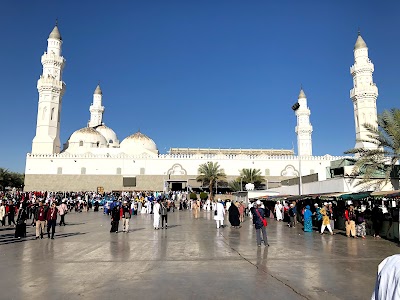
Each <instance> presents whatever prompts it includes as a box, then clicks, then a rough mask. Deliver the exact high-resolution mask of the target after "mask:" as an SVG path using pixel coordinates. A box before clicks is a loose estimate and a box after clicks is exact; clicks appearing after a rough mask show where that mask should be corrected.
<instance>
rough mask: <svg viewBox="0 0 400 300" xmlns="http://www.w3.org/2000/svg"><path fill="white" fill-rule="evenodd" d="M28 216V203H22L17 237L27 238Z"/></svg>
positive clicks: (16, 230) (19, 211)
mask: <svg viewBox="0 0 400 300" xmlns="http://www.w3.org/2000/svg"><path fill="white" fill-rule="evenodd" d="M27 218H28V215H27V213H26V202H25V201H24V202H22V203H21V204H20V206H19V210H18V215H17V224H16V225H15V237H16V238H19V239H20V238H22V237H26V223H25V222H26V219H27Z"/></svg>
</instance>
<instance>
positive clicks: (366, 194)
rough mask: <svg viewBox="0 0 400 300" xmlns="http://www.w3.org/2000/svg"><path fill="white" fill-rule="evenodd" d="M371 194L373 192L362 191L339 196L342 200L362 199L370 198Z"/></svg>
mask: <svg viewBox="0 0 400 300" xmlns="http://www.w3.org/2000/svg"><path fill="white" fill-rule="evenodd" d="M370 195H371V192H360V193H351V194H344V195H341V196H339V198H340V199H341V200H360V199H364V198H368V197H369V196H370Z"/></svg>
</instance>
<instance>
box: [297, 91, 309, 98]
mask: <svg viewBox="0 0 400 300" xmlns="http://www.w3.org/2000/svg"><path fill="white" fill-rule="evenodd" d="M302 98H307V97H306V94H305V93H304V91H303V89H301V90H300V94H299V97H298V98H297V99H302Z"/></svg>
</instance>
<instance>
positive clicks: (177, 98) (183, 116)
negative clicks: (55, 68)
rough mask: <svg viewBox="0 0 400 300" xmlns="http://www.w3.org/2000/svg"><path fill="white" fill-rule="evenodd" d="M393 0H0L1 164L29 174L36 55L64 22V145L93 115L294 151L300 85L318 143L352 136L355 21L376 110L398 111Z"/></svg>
mask: <svg viewBox="0 0 400 300" xmlns="http://www.w3.org/2000/svg"><path fill="white" fill-rule="evenodd" d="M399 12H400V2H398V1H366V0H364V1H261V0H260V1H257V0H254V1H234V0H226V1H218V0H203V1H187V0H181V1H165V0H159V1H151V0H142V1H133V0H132V1H99V0H97V1H28V0H26V1H16V0H12V1H11V0H7V1H6V0H5V1H1V4H0V32H1V47H0V86H1V93H0V99H1V100H0V103H1V110H0V111H1V125H2V126H1V136H2V143H1V147H0V167H6V168H9V169H10V170H13V171H19V172H23V171H24V168H25V156H26V153H28V152H30V151H31V143H32V139H33V137H34V135H35V127H36V114H37V103H38V92H37V89H36V83H37V80H38V78H39V76H40V74H41V73H42V65H41V63H40V57H41V55H42V54H43V52H44V51H45V50H46V46H47V38H48V35H49V33H50V32H51V30H52V29H53V27H54V24H55V19H56V18H58V20H59V29H60V32H61V35H62V37H63V42H64V43H63V56H64V57H65V59H66V60H67V63H66V67H65V69H64V74H63V80H64V81H65V83H66V86H67V88H66V93H65V95H64V98H63V103H62V113H61V143H62V144H63V143H65V142H66V141H67V139H68V137H69V136H70V135H71V134H72V133H73V132H74V131H75V130H77V129H79V128H82V127H85V126H86V125H87V122H88V120H89V106H90V104H91V102H92V97H93V91H94V89H95V87H96V85H97V83H98V81H100V83H101V87H102V90H103V105H104V106H105V107H106V111H105V115H104V122H105V124H106V125H107V126H109V127H111V128H112V129H114V131H115V132H116V133H117V135H118V138H119V140H120V141H122V140H123V139H124V138H125V137H127V136H129V135H130V134H132V133H135V132H136V131H137V130H138V129H139V128H140V131H141V132H143V133H144V134H146V135H148V136H149V137H151V138H152V139H153V140H154V141H155V143H156V144H157V146H158V149H159V151H160V152H161V153H165V152H166V151H168V149H169V148H171V147H196V148H197V147H202V148H277V149H280V148H284V149H291V148H292V147H293V145H294V147H295V148H296V147H297V146H296V135H295V132H294V127H295V124H296V118H295V116H294V113H293V111H292V110H291V106H292V105H293V104H294V103H295V102H296V101H297V96H298V94H299V90H300V85H301V84H302V85H303V87H304V90H305V93H306V95H307V98H308V105H309V107H310V109H311V123H312V125H313V127H314V132H313V135H312V139H313V153H314V154H315V155H325V154H327V153H329V154H331V155H342V154H343V151H345V150H347V149H349V148H352V147H353V146H354V144H355V131H354V117H353V106H352V102H351V100H350V99H349V90H350V89H351V88H352V77H351V75H350V73H349V68H350V66H351V65H352V64H353V62H354V57H353V47H354V43H355V41H356V38H357V30H358V27H360V29H361V34H362V36H363V38H364V40H365V41H366V43H367V45H368V47H369V52H370V58H371V60H372V62H373V63H374V64H375V73H374V81H375V82H376V84H377V86H378V88H379V97H378V112H381V111H383V110H384V109H390V108H393V107H398V103H399V101H398V100H399V96H400V95H399V94H400V89H399V88H398V87H399V82H400V75H399V69H400V59H399V58H400V56H399V46H400V33H399V32H400V31H399V28H400V18H399V17H398V16H399Z"/></svg>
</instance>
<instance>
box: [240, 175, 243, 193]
mask: <svg viewBox="0 0 400 300" xmlns="http://www.w3.org/2000/svg"><path fill="white" fill-rule="evenodd" d="M240 191H241V192H243V176H240Z"/></svg>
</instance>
